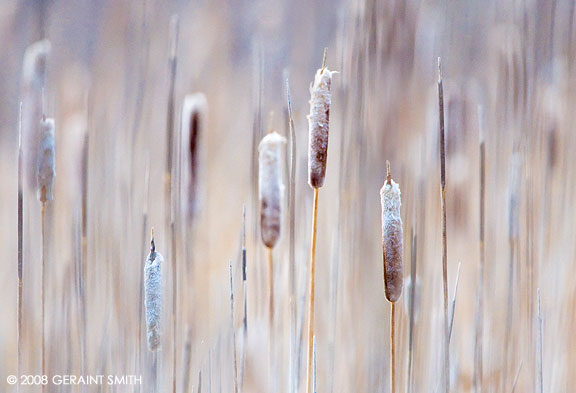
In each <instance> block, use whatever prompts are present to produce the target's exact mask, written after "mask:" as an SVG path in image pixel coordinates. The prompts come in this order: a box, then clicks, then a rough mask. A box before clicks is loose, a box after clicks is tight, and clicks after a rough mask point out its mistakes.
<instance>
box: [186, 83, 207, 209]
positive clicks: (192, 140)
mask: <svg viewBox="0 0 576 393" xmlns="http://www.w3.org/2000/svg"><path fill="white" fill-rule="evenodd" d="M206 111H207V104H206V96H205V95H204V94H202V93H195V94H190V95H187V96H186V97H185V98H184V103H183V104H182V123H181V127H182V133H181V135H182V146H181V157H182V168H184V170H183V171H182V181H183V183H184V185H185V186H184V187H183V190H182V192H183V194H184V195H182V197H183V199H182V200H183V201H186V204H187V207H186V210H187V214H188V217H190V218H191V217H193V216H194V215H195V213H196V211H197V199H198V192H197V181H198V161H199V157H198V156H199V151H198V146H199V141H200V137H201V135H202V133H203V132H204V127H205V121H206Z"/></svg>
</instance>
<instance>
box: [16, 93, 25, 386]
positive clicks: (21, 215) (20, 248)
mask: <svg viewBox="0 0 576 393" xmlns="http://www.w3.org/2000/svg"><path fill="white" fill-rule="evenodd" d="M22 181H23V179H22V103H20V117H19V121H18V300H17V301H18V309H17V313H18V316H17V319H18V329H17V331H16V334H17V336H18V338H17V342H18V374H17V376H18V378H20V375H22V272H23V267H24V254H23V245H24V192H23V189H24V188H23V185H22ZM16 391H17V392H18V391H20V384H18V383H17V384H16Z"/></svg>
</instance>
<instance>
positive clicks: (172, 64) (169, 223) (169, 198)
mask: <svg viewBox="0 0 576 393" xmlns="http://www.w3.org/2000/svg"><path fill="white" fill-rule="evenodd" d="M178 34H179V18H178V15H172V17H171V18H170V55H169V59H168V72H169V84H168V103H167V108H166V135H167V141H166V172H165V176H164V187H165V198H166V199H165V202H164V203H165V206H166V213H165V220H166V230H167V233H169V238H170V239H171V246H172V247H171V248H172V250H171V252H172V254H171V255H170V258H171V259H172V286H173V289H174V290H173V293H172V393H176V357H177V352H178V351H177V348H178V342H177V327H178V318H177V316H178V310H177V308H178V265H177V263H176V253H177V250H176V247H175V246H176V240H175V233H174V232H175V231H174V225H175V223H174V222H175V219H176V217H175V216H176V212H175V211H174V209H175V201H174V199H173V197H174V195H173V192H172V177H173V176H174V173H173V172H174V170H173V169H174V168H173V165H174V158H173V156H174V88H175V81H176V70H177V65H178V56H177V52H178Z"/></svg>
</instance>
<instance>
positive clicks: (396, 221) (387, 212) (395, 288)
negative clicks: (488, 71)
mask: <svg viewBox="0 0 576 393" xmlns="http://www.w3.org/2000/svg"><path fill="white" fill-rule="evenodd" d="M386 172H387V173H386V181H385V183H384V185H383V186H382V189H381V190H380V200H381V205H382V257H383V258H382V259H383V262H384V289H385V294H386V299H388V301H389V302H390V392H391V393H395V392H396V372H395V371H396V351H395V349H396V347H395V340H394V333H395V319H396V310H395V307H394V306H395V303H396V301H397V300H398V298H399V297H400V295H402V287H403V281H404V277H403V274H404V264H403V260H402V258H403V251H404V248H403V242H402V240H403V229H402V216H401V213H400V207H401V206H402V200H401V198H400V196H401V194H400V187H399V186H398V184H397V183H396V182H395V181H394V180H392V176H391V174H390V162H388V161H386Z"/></svg>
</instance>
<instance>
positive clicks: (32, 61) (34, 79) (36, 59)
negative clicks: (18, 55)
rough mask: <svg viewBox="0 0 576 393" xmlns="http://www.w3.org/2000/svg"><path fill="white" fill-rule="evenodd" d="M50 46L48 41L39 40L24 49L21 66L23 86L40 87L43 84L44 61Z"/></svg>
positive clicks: (46, 58)
mask: <svg viewBox="0 0 576 393" xmlns="http://www.w3.org/2000/svg"><path fill="white" fill-rule="evenodd" d="M50 48H51V46H50V41H48V40H41V41H37V42H35V43H33V44H32V45H30V46H29V47H28V48H27V49H26V52H25V53H24V64H23V68H22V79H23V82H24V88H42V87H43V86H44V82H45V77H46V62H47V60H48V55H49V54H50Z"/></svg>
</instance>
